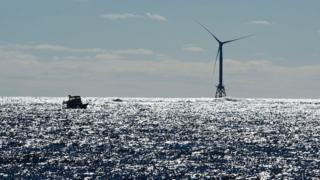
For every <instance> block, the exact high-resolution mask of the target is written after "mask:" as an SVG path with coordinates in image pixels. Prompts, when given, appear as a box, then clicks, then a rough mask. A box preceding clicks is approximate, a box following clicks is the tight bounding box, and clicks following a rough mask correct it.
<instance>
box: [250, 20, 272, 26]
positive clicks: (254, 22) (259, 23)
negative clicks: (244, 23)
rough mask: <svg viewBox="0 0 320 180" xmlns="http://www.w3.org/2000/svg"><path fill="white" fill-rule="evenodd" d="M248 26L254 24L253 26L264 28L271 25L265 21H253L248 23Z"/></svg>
mask: <svg viewBox="0 0 320 180" xmlns="http://www.w3.org/2000/svg"><path fill="white" fill-rule="evenodd" d="M248 24H255V25H264V26H270V25H272V24H273V23H272V22H270V21H267V20H254V21H250V22H248Z"/></svg>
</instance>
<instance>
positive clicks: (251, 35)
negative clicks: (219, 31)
mask: <svg viewBox="0 0 320 180" xmlns="http://www.w3.org/2000/svg"><path fill="white" fill-rule="evenodd" d="M251 36H254V34H250V35H247V36H243V37H240V38H237V39H232V40H229V41H225V42H223V44H227V43H230V42H233V41H238V40H240V39H245V38H248V37H251Z"/></svg>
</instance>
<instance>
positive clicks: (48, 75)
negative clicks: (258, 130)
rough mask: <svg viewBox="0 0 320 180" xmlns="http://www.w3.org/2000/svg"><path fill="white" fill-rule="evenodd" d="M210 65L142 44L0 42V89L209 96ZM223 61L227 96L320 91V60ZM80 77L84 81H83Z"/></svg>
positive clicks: (28, 92) (15, 92)
mask: <svg viewBox="0 0 320 180" xmlns="http://www.w3.org/2000/svg"><path fill="white" fill-rule="evenodd" d="M185 47H191V45H190V44H189V45H186V46H185ZM49 49H50V51H51V50H52V51H54V53H52V54H51V53H49V55H46V56H44V55H43V54H45V53H42V51H44V50H45V51H47V50H49ZM38 52H41V53H38ZM60 52H63V53H60ZM65 52H72V54H66V53H65ZM80 52H81V53H80ZM83 52H90V53H83ZM52 56H53V57H52ZM212 65H213V64H212V63H209V62H204V61H197V60H196V59H195V60H194V61H190V60H188V61H185V60H183V59H178V58H175V57H172V56H170V55H166V54H160V53H158V52H155V51H153V50H149V49H144V48H130V49H117V50H108V49H99V48H86V49H81V48H79V49H77V48H71V47H66V46H62V45H50V44H45V45H43V44H38V45H37V44H32V45H30V44H25V45H24V44H19V46H16V45H11V46H9V45H7V46H4V45H2V46H1V47H0V77H2V78H1V79H0V83H1V84H2V87H3V88H1V89H0V93H2V94H3V95H38V96H39V95H51V96H56V95H59V96H60V95H65V94H68V93H78V94H81V95H84V96H86V95H91V96H121V95H123V96H144V97H145V96H148V97H150V96H162V97H168V96H184V97H191V96H193V97H199V96H211V95H212V92H214V91H215V86H214V85H215V84H216V82H217V79H216V78H217V76H215V79H214V80H213V79H212V76H211V73H212V71H213V68H212ZM224 65H225V71H224V72H225V84H226V86H227V92H228V94H229V95H232V96H238V97H239V96H240V97H305V96H308V97H317V96H318V95H317V94H318V93H317V92H319V90H320V85H319V83H317V82H318V81H319V80H320V78H319V77H320V64H314V65H305V66H292V65H290V66H286V65H279V64H277V63H276V62H275V61H273V60H270V59H251V60H239V59H225V61H224ZM216 72H217V71H216ZM83 82H86V84H85V86H84V85H83ZM297 82H298V83H297ZM305 87H308V88H305ZM44 93H47V94H44Z"/></svg>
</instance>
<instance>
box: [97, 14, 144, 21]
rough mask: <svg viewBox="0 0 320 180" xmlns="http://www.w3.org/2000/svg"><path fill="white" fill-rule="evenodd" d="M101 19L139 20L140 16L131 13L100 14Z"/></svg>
mask: <svg viewBox="0 0 320 180" xmlns="http://www.w3.org/2000/svg"><path fill="white" fill-rule="evenodd" d="M100 17H101V18H105V19H109V20H124V19H130V18H141V16H139V15H136V14H131V13H123V14H101V15H100Z"/></svg>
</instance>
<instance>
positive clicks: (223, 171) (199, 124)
mask: <svg viewBox="0 0 320 180" xmlns="http://www.w3.org/2000/svg"><path fill="white" fill-rule="evenodd" d="M112 99H113V98H85V99H84V101H85V102H89V106H88V109H86V110H67V109H62V107H61V102H62V100H63V98H31V97H30V98H29V97H1V98H0V179H3V178H19V179H20V178H41V179H44V178H54V179H61V178H63V179H65V178H72V179H84V178H89V179H90V178H93V179H105V178H109V179H124V178H148V177H153V178H181V177H187V178H194V179H198V178H213V177H221V178H234V177H238V178H249V177H258V178H262V179H274V178H279V179H280V178H298V179H299V178H310V177H319V176H320V170H319V167H320V151H319V150H320V142H319V141H320V100H272V99H233V98H227V99H220V100H215V99H144V98H135V99H134V98H124V99H123V100H124V101H123V102H113V101H112Z"/></svg>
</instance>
